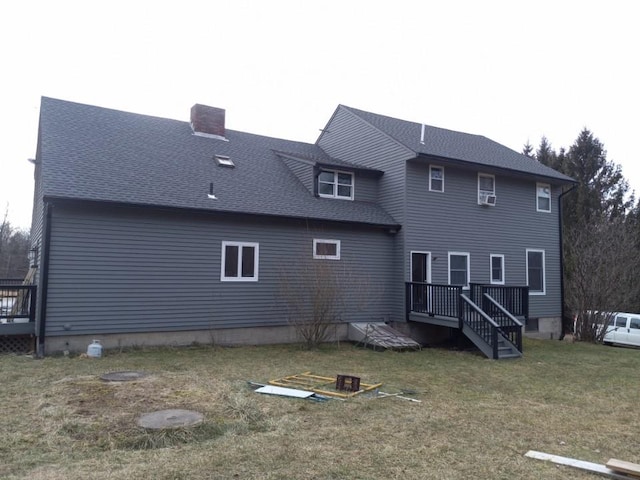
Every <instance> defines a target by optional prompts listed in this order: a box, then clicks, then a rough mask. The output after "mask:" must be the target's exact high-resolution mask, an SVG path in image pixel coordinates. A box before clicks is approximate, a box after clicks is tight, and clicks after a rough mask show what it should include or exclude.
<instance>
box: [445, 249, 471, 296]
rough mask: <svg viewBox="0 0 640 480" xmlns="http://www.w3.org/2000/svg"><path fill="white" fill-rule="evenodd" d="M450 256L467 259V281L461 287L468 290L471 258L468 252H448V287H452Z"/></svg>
mask: <svg viewBox="0 0 640 480" xmlns="http://www.w3.org/2000/svg"><path fill="white" fill-rule="evenodd" d="M452 256H456V257H467V281H466V283H465V284H464V285H462V288H464V289H468V288H469V283H470V282H471V257H470V255H469V252H448V256H447V277H448V283H449V285H452V283H451V257H452Z"/></svg>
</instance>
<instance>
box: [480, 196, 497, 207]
mask: <svg viewBox="0 0 640 480" xmlns="http://www.w3.org/2000/svg"><path fill="white" fill-rule="evenodd" d="M480 203H481V204H482V205H491V206H492V207H494V206H495V205H496V196H495V195H482V197H480Z"/></svg>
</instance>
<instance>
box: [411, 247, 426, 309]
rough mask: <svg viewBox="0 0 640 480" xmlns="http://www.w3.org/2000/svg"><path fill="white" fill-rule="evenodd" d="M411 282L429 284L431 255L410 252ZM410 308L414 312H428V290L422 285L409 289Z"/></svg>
mask: <svg viewBox="0 0 640 480" xmlns="http://www.w3.org/2000/svg"><path fill="white" fill-rule="evenodd" d="M411 281H412V282H418V283H431V253H430V252H411ZM411 306H412V310H413V311H414V312H424V313H427V312H429V311H430V301H429V290H428V288H427V287H426V286H424V285H415V284H414V285H413V286H412V288H411Z"/></svg>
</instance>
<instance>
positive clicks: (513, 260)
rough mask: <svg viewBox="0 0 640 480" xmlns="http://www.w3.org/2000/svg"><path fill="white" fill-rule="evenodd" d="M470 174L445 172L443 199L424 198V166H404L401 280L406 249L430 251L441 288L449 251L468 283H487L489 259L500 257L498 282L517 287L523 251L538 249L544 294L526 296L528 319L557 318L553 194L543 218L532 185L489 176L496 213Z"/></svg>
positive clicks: (556, 238) (557, 266) (439, 196)
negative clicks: (461, 259) (462, 265)
mask: <svg viewBox="0 0 640 480" xmlns="http://www.w3.org/2000/svg"><path fill="white" fill-rule="evenodd" d="M436 164H438V165H441V163H436ZM477 174H478V171H477V170H464V169H460V168H455V167H447V166H445V187H444V192H443V193H440V192H430V191H429V183H428V182H429V176H428V175H429V165H428V163H419V162H408V164H407V221H406V224H405V227H404V230H405V239H406V243H405V253H404V259H405V272H407V273H406V277H405V278H407V279H408V277H409V275H410V270H409V252H410V251H412V250H421V251H429V252H431V254H432V260H433V261H432V282H433V283H447V282H448V253H449V252H468V253H469V254H470V271H471V281H472V282H479V283H489V282H490V267H489V258H490V255H491V254H496V255H504V262H505V283H506V284H507V285H525V284H526V279H527V276H526V250H527V249H540V250H544V251H545V282H546V294H545V295H531V296H530V314H531V316H532V317H544V316H560V314H561V307H560V305H561V300H560V249H559V234H558V194H559V193H560V190H559V188H557V187H556V188H553V189H552V190H553V194H552V204H551V213H544V212H537V211H536V181H535V180H534V179H531V180H526V179H517V178H511V177H506V176H501V175H499V174H496V176H495V191H496V197H497V202H496V206H495V207H489V206H481V205H478V201H477V192H478V187H477V185H478V184H477Z"/></svg>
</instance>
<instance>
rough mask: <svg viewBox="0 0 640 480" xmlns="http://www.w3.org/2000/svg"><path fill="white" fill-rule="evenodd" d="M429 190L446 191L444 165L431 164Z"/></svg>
mask: <svg viewBox="0 0 640 480" xmlns="http://www.w3.org/2000/svg"><path fill="white" fill-rule="evenodd" d="M429 191H431V192H444V167H437V166H435V165H429Z"/></svg>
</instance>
